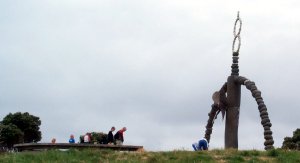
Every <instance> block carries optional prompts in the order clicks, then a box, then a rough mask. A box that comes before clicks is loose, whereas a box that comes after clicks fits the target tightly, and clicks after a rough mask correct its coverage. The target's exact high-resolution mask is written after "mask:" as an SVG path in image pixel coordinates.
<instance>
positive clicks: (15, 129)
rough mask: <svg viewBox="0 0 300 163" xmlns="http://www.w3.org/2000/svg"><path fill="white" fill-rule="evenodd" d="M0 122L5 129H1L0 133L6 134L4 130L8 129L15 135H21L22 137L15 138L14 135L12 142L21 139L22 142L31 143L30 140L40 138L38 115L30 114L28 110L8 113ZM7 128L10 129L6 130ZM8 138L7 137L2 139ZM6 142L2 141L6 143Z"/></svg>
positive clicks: (34, 140)
mask: <svg viewBox="0 0 300 163" xmlns="http://www.w3.org/2000/svg"><path fill="white" fill-rule="evenodd" d="M0 124H1V125H2V126H3V127H4V128H5V129H7V130H1V131H0V135H1V137H2V136H5V135H7V133H6V132H8V131H10V132H11V134H12V133H15V134H16V135H20V132H19V131H21V133H22V134H21V135H23V136H22V139H17V138H16V137H14V141H13V142H14V143H15V142H17V143H20V141H19V140H22V142H24V143H31V142H38V141H40V140H41V138H42V137H41V131H39V130H40V125H41V120H40V118H39V117H36V116H33V115H30V114H29V113H28V112H25V113H21V112H17V113H14V114H12V113H9V114H8V115H7V116H6V117H4V118H3V120H2V121H1V122H0ZM8 128H9V129H10V130H8ZM3 140H8V139H3ZM6 143H7V142H4V144H6Z"/></svg>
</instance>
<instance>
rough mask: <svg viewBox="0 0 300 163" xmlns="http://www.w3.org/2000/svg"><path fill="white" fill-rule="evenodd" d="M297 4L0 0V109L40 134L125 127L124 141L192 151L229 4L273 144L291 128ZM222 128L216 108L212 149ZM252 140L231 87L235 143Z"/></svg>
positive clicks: (224, 73)
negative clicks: (36, 125)
mask: <svg viewBox="0 0 300 163" xmlns="http://www.w3.org/2000/svg"><path fill="white" fill-rule="evenodd" d="M299 8H300V1H298V0H286V1H279V0H278V1H277V0H265V1H260V0H254V1H250V0H248V1H246V0H240V1H233V0H230V1H216V0H212V1H204V0H203V1H196V0H195V1H192V0H186V1H176V0H149V1H147V0H145V1H141V0H126V1H124V0H84V1H83V0H82V1H79V0H44V1H40V0H27V1H23V0H2V1H0V108H1V109H0V119H2V118H3V117H4V116H5V115H7V114H8V113H10V112H11V113H15V112H18V111H20V112H29V113H30V114H33V115H35V116H38V117H40V119H41V121H42V125H41V131H42V141H41V142H49V141H50V140H51V139H52V138H53V137H55V138H56V139H57V142H61V143H63V142H67V141H68V138H69V135H70V134H74V135H75V138H76V141H78V137H79V135H81V134H84V133H86V132H88V131H103V132H108V131H109V129H110V127H111V126H116V128H117V129H120V128H121V127H123V126H126V127H127V128H128V130H127V131H126V133H125V142H124V143H125V144H128V145H143V146H144V148H145V149H146V150H153V151H158V150H174V149H186V150H192V148H191V144H192V143H193V142H195V141H197V140H199V138H202V137H203V136H204V133H205V125H206V122H207V120H208V115H207V113H208V112H210V109H211V104H212V100H211V96H212V93H213V92H214V91H216V90H219V89H220V88H221V86H222V85H223V84H224V82H226V80H227V77H228V76H229V75H230V73H231V68H230V66H231V60H232V59H231V56H232V51H231V46H232V40H233V24H234V21H235V19H236V14H237V11H240V17H241V19H242V21H243V27H242V33H241V37H242V46H241V50H240V60H239V61H240V75H241V76H245V77H247V78H249V79H250V80H253V81H254V82H255V83H256V85H257V87H258V89H259V90H261V91H262V96H263V98H264V100H265V103H266V105H267V108H268V112H269V117H270V120H271V122H272V124H273V126H272V128H271V129H272V131H273V137H274V141H275V144H274V145H275V147H281V145H282V142H283V138H284V137H285V136H292V132H293V131H294V130H296V128H299V127H300V122H299V116H300V111H299V109H300V104H299V103H298V100H299V92H300V87H299V80H300V63H299V60H300V55H299V52H300V46H299V45H300V37H299V36H300V10H299ZM224 129H225V121H222V120H221V118H220V117H219V118H218V119H217V120H216V122H215V125H214V128H213V133H212V137H211V144H210V147H211V148H212V149H215V148H219V149H220V148H224ZM263 143H264V136H263V127H262V126H261V124H260V117H259V111H258V109H257V104H256V102H255V100H254V99H253V97H252V96H251V93H250V92H249V91H248V90H247V89H246V88H245V87H243V88H242V99H241V111H240V122H239V149H258V150H263V149H264V145H263Z"/></svg>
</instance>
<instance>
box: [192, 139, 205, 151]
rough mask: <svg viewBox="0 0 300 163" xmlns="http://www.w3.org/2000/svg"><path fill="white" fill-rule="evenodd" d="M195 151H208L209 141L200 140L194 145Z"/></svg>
mask: <svg viewBox="0 0 300 163" xmlns="http://www.w3.org/2000/svg"><path fill="white" fill-rule="evenodd" d="M192 147H193V148H194V150H195V151H202V150H208V141H207V140H206V139H205V138H202V139H200V140H199V142H198V143H194V144H192Z"/></svg>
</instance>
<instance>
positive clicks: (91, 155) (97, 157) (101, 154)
mask: <svg viewBox="0 0 300 163" xmlns="http://www.w3.org/2000/svg"><path fill="white" fill-rule="evenodd" d="M0 162H1V163H2V162H3V163H19V162H20V163H35V162H36V163H93V162H97V163H98V162H103V163H105V162H112V163H114V162H125V163H135V162H136V163H139V162H149V163H152V162H184V163H189V162H190V163H196V162H205V163H210V162H211V163H213V162H228V163H236V162H249V163H257V162H266V163H268V162H272V163H273V162H278V163H281V162H282V163H294V162H295V163H296V162H298V163H299V162H300V151H286V150H280V149H276V150H270V151H257V150H247V151H238V150H233V149H232V150H211V151H199V152H192V151H179V150H175V151H169V152H118V151H112V150H95V149H86V150H76V149H71V150H68V151H59V150H49V151H41V152H20V153H2V154H0Z"/></svg>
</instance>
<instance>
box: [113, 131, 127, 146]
mask: <svg viewBox="0 0 300 163" xmlns="http://www.w3.org/2000/svg"><path fill="white" fill-rule="evenodd" d="M126 130H127V128H126V127H123V128H122V129H121V130H119V131H118V132H117V133H116V134H115V136H114V138H115V140H116V145H123V142H124V132H125V131H126Z"/></svg>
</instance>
